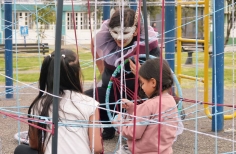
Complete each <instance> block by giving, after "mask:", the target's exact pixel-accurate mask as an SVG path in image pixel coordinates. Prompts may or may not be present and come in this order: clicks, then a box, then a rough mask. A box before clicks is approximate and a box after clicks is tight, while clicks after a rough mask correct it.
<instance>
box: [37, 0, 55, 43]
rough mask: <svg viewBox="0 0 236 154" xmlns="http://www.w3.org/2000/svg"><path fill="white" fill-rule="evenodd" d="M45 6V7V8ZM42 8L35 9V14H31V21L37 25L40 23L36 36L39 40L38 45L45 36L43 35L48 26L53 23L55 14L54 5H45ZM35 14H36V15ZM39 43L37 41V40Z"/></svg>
mask: <svg viewBox="0 0 236 154" xmlns="http://www.w3.org/2000/svg"><path fill="white" fill-rule="evenodd" d="M45 6H46V7H45ZM45 6H43V7H36V10H37V11H35V14H33V19H34V21H35V22H36V23H37V22H38V23H40V27H39V32H38V35H39V37H40V38H41V39H40V43H42V41H43V39H45V38H46V37H47V36H46V35H45V30H46V29H48V26H49V25H51V24H53V23H55V21H56V14H55V5H54V4H51V3H50V4H48V3H46V4H45ZM36 13H37V14H36ZM38 41H39V40H38Z"/></svg>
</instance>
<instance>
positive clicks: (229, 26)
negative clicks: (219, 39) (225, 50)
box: [225, 0, 236, 45]
mask: <svg viewBox="0 0 236 154" xmlns="http://www.w3.org/2000/svg"><path fill="white" fill-rule="evenodd" d="M226 2H227V5H228V10H229V11H228V14H227V15H226V22H227V28H226V37H225V45H227V44H228V42H229V36H230V33H231V29H232V28H233V23H234V22H235V20H234V19H233V17H232V14H233V13H234V18H235V17H236V12H235V10H233V6H232V0H226ZM234 7H236V5H235V4H234Z"/></svg>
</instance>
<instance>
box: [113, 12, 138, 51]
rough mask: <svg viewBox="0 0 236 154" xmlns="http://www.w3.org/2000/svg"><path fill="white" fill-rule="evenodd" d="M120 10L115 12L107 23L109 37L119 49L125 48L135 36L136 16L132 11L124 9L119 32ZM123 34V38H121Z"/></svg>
mask: <svg viewBox="0 0 236 154" xmlns="http://www.w3.org/2000/svg"><path fill="white" fill-rule="evenodd" d="M121 13H122V12H121V10H116V11H115V12H114V14H113V15H112V17H111V19H110V22H109V31H110V33H111V36H112V37H113V38H114V40H115V42H116V43H117V45H118V46H119V47H122V40H123V47H126V46H127V45H129V44H130V42H131V41H132V40H133V37H135V36H137V32H138V31H137V21H138V20H137V15H136V13H135V11H134V10H132V9H129V8H126V9H124V20H123V23H124V25H123V26H124V27H123V31H121V21H122V20H121ZM122 33H123V36H122Z"/></svg>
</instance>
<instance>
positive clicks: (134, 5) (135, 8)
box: [130, 0, 137, 11]
mask: <svg viewBox="0 0 236 154" xmlns="http://www.w3.org/2000/svg"><path fill="white" fill-rule="evenodd" d="M130 2H131V6H130V8H131V9H133V10H134V11H136V10H137V4H136V0H130Z"/></svg>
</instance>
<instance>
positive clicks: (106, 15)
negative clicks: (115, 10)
mask: <svg viewBox="0 0 236 154" xmlns="http://www.w3.org/2000/svg"><path fill="white" fill-rule="evenodd" d="M109 1H110V0H105V2H109ZM110 7H111V6H110V4H109V3H108V4H106V5H104V6H103V18H102V20H103V21H105V20H107V19H110V11H111V8H110Z"/></svg>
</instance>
